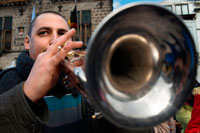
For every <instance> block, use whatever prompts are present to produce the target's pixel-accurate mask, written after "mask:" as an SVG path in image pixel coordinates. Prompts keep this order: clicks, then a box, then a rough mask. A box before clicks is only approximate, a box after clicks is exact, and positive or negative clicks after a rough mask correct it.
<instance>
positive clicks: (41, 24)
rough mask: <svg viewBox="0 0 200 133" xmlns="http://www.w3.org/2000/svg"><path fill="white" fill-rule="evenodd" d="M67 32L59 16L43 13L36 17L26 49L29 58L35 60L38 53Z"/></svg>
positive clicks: (64, 22)
mask: <svg viewBox="0 0 200 133" xmlns="http://www.w3.org/2000/svg"><path fill="white" fill-rule="evenodd" d="M68 30H69V27H68V25H67V22H66V21H65V20H64V19H63V18H62V17H61V16H59V15H56V14H52V13H45V14H42V15H40V16H38V17H37V19H36V21H35V24H34V26H33V29H32V34H31V37H29V41H28V47H26V49H29V53H30V56H31V58H32V59H34V60H35V59H36V58H37V56H38V55H39V54H40V53H42V52H43V51H45V50H46V49H47V48H48V46H49V45H51V44H52V43H53V42H54V41H55V40H56V39H57V38H58V37H60V36H62V35H63V34H65V33H66V32H67V31H68ZM25 45H26V44H25Z"/></svg>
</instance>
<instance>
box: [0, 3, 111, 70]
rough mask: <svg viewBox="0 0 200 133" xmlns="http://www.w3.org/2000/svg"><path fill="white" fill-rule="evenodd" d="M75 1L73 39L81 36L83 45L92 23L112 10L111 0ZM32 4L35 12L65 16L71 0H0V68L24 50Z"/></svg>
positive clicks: (69, 12)
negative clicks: (75, 32)
mask: <svg viewBox="0 0 200 133" xmlns="http://www.w3.org/2000/svg"><path fill="white" fill-rule="evenodd" d="M76 2H77V3H76V7H77V16H78V25H79V26H78V32H77V35H76V36H75V38H74V39H79V40H82V41H83V42H84V45H87V41H88V40H89V38H90V36H91V33H92V32H93V31H94V29H95V28H96V26H97V25H98V24H99V22H100V21H101V20H102V19H103V18H104V17H105V16H107V15H108V14H109V13H110V12H111V11H112V0H76ZM34 6H35V13H36V15H37V14H39V13H40V12H43V11H49V10H50V11H57V12H59V13H61V14H62V15H63V16H64V17H65V18H66V19H67V20H68V19H69V18H70V15H71V13H72V11H73V10H74V7H75V0H0V69H5V68H6V67H7V66H9V65H11V64H12V62H13V61H15V60H16V58H17V57H18V55H19V53H20V52H21V51H22V50H24V38H25V36H26V34H27V32H28V28H29V23H30V22H31V17H32V11H33V7H34ZM78 34H79V36H78Z"/></svg>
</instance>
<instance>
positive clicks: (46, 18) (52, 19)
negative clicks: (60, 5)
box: [34, 13, 68, 28]
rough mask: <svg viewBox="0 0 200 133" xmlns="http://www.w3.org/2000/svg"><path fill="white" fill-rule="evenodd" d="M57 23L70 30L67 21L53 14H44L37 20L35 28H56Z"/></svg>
mask: <svg viewBox="0 0 200 133" xmlns="http://www.w3.org/2000/svg"><path fill="white" fill-rule="evenodd" d="M55 23H57V25H61V26H65V27H67V28H68V24H67V21H66V20H65V19H64V18H63V17H62V16H59V15H57V14H53V13H44V14H41V15H40V16H38V17H37V18H36V20H35V24H34V27H35V26H55ZM63 28H64V27H63Z"/></svg>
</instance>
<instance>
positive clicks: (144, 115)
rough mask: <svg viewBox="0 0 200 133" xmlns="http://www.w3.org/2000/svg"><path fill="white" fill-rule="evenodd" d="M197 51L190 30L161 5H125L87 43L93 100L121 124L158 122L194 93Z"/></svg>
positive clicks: (89, 88) (133, 126) (139, 125)
mask: <svg viewBox="0 0 200 133" xmlns="http://www.w3.org/2000/svg"><path fill="white" fill-rule="evenodd" d="M195 52H196V50H195V45H194V41H193V39H192V36H191V34H190V32H189V30H188V29H187V28H186V26H185V25H184V23H183V22H182V20H181V19H180V18H179V17H177V16H176V15H174V14H173V13H172V12H170V11H168V10H167V9H164V8H162V7H160V6H158V5H151V4H137V5H135V4H129V5H126V6H124V7H122V8H120V9H118V10H116V11H114V12H112V13H111V14H109V15H108V16H107V17H106V18H105V19H103V21H102V22H101V23H100V24H99V25H98V27H97V28H96V30H95V31H94V33H93V34H92V37H91V39H90V41H89V44H88V47H87V55H86V66H85V68H86V70H85V74H86V79H87V91H88V94H89V99H91V101H92V103H93V104H94V105H95V107H96V108H97V109H98V110H99V111H101V112H102V114H103V115H104V116H105V117H106V118H107V119H108V120H110V121H111V122H113V123H114V124H116V125H118V126H121V127H124V128H129V129H137V128H145V127H150V126H154V125H156V124H159V123H160V122H163V121H165V120H167V119H169V118H170V117H171V116H172V115H174V114H175V112H176V111H177V110H178V109H179V108H180V107H181V106H182V105H183V103H184V102H185V101H186V99H187V97H188V95H189V94H190V93H191V91H192V89H193V84H194V81H195V77H196V68H197V66H196V65H197V59H196V53H195Z"/></svg>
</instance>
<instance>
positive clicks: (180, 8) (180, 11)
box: [175, 4, 189, 15]
mask: <svg viewBox="0 0 200 133" xmlns="http://www.w3.org/2000/svg"><path fill="white" fill-rule="evenodd" d="M175 8H176V14H177V15H188V14H189V9H188V5H187V4H184V5H176V6H175Z"/></svg>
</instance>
